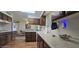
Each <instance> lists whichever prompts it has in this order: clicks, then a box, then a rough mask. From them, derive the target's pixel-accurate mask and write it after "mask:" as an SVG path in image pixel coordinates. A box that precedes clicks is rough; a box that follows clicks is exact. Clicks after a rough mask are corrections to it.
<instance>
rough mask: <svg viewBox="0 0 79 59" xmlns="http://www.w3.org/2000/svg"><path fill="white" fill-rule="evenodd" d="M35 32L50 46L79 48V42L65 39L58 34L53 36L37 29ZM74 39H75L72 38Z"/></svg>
mask: <svg viewBox="0 0 79 59" xmlns="http://www.w3.org/2000/svg"><path fill="white" fill-rule="evenodd" d="M37 34H38V35H39V36H40V37H41V38H42V39H43V40H44V41H45V42H46V43H47V44H48V45H49V46H50V47H51V48H79V43H76V42H75V41H74V42H73V41H66V40H63V39H61V38H60V37H59V36H55V37H54V36H53V34H52V33H47V34H45V32H43V31H38V32H37ZM37 40H38V39H37ZM73 40H75V39H73Z"/></svg>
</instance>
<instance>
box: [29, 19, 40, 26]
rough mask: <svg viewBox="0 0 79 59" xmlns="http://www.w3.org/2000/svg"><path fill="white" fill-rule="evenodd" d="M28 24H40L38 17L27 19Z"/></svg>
mask: <svg viewBox="0 0 79 59" xmlns="http://www.w3.org/2000/svg"><path fill="white" fill-rule="evenodd" d="M29 24H30V25H40V19H32V20H30V21H29Z"/></svg>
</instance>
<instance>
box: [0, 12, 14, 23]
mask: <svg viewBox="0 0 79 59" xmlns="http://www.w3.org/2000/svg"><path fill="white" fill-rule="evenodd" d="M0 19H1V20H6V21H8V22H11V21H12V17H10V16H8V15H6V14H4V13H2V12H0Z"/></svg>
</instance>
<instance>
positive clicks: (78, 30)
mask: <svg viewBox="0 0 79 59" xmlns="http://www.w3.org/2000/svg"><path fill="white" fill-rule="evenodd" d="M62 19H66V20H67V21H68V26H67V28H65V29H64V28H63V27H62V24H59V25H58V26H59V28H58V29H56V30H51V33H52V34H54V35H56V36H59V35H63V34H68V35H70V36H72V37H73V38H76V39H79V13H76V14H73V15H70V16H67V17H65V18H62ZM62 19H59V21H61V20H62ZM59 21H57V22H59Z"/></svg>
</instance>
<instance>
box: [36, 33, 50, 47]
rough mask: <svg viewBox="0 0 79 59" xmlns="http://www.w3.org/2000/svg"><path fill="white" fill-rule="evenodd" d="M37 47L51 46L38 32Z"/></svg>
mask: <svg viewBox="0 0 79 59" xmlns="http://www.w3.org/2000/svg"><path fill="white" fill-rule="evenodd" d="M37 47H38V48H50V46H49V45H48V44H47V43H46V42H45V41H44V40H43V39H42V38H41V36H40V35H38V34H37Z"/></svg>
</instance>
